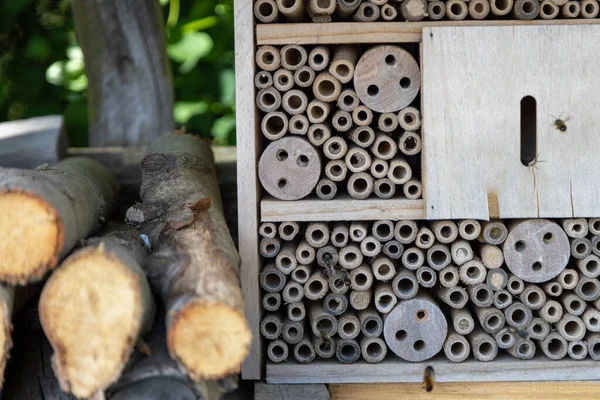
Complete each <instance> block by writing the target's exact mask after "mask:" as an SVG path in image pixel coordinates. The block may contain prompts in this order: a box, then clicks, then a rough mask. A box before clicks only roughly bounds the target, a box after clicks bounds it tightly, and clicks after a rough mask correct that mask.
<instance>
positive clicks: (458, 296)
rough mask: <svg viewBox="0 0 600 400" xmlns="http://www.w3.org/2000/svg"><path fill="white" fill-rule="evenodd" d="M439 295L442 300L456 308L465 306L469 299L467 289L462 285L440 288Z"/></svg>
mask: <svg viewBox="0 0 600 400" xmlns="http://www.w3.org/2000/svg"><path fill="white" fill-rule="evenodd" d="M437 296H438V297H439V299H440V300H441V301H443V302H444V303H446V304H447V305H449V306H450V307H452V308H455V309H461V308H463V307H464V306H465V305H466V304H467V301H469V296H468V295H467V291H466V290H465V289H464V288H462V287H460V286H454V287H451V288H445V287H441V288H438V290H437Z"/></svg>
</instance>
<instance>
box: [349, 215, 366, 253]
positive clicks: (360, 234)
mask: <svg viewBox="0 0 600 400" xmlns="http://www.w3.org/2000/svg"><path fill="white" fill-rule="evenodd" d="M368 226H369V225H368V224H367V223H366V222H364V221H357V222H352V223H351V224H350V229H349V232H350V239H351V240H352V241H353V242H362V241H363V240H364V239H365V238H366V237H367V235H368V232H369V230H368ZM361 250H362V245H361ZM363 254H364V253H363Z"/></svg>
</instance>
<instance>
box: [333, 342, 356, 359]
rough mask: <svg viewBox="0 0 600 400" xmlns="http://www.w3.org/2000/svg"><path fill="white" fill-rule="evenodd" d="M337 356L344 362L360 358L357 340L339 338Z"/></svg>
mask: <svg viewBox="0 0 600 400" xmlns="http://www.w3.org/2000/svg"><path fill="white" fill-rule="evenodd" d="M335 345H336V351H335V356H336V357H337V359H338V360H339V361H340V362H341V363H344V364H351V363H354V362H356V361H358V359H359V358H360V346H359V345H358V342H357V341H356V340H353V339H352V340H350V339H337V340H336V343H335Z"/></svg>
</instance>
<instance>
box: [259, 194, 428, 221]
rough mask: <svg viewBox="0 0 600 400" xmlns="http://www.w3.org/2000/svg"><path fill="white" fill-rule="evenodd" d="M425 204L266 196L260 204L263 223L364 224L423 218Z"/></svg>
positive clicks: (423, 202)
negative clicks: (344, 222)
mask: <svg viewBox="0 0 600 400" xmlns="http://www.w3.org/2000/svg"><path fill="white" fill-rule="evenodd" d="M424 218H425V201H424V200H422V199H421V200H408V199H402V198H400V199H388V200H386V199H367V200H356V199H352V198H350V197H349V196H340V197H339V198H336V199H333V200H320V199H317V198H309V199H303V200H296V201H284V200H277V199H275V198H273V197H266V198H264V199H263V200H262V201H261V202H260V219H261V221H262V222H281V221H296V222H301V221H361V220H362V221H367V220H379V219H390V220H399V219H424Z"/></svg>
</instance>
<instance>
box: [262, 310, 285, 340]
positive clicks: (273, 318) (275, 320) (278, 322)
mask: <svg viewBox="0 0 600 400" xmlns="http://www.w3.org/2000/svg"><path fill="white" fill-rule="evenodd" d="M282 330H283V320H282V319H281V316H280V315H279V314H276V313H267V314H266V315H265V316H264V317H263V319H262V321H261V323H260V333H261V334H262V335H263V336H264V337H265V338H266V339H269V340H275V339H279V336H281V331H282Z"/></svg>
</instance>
